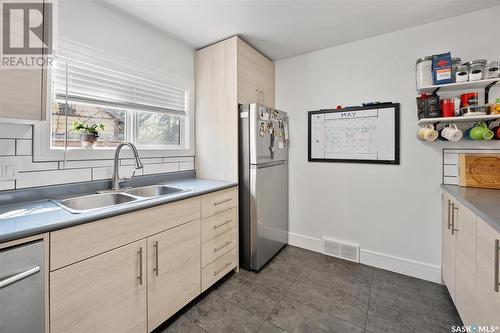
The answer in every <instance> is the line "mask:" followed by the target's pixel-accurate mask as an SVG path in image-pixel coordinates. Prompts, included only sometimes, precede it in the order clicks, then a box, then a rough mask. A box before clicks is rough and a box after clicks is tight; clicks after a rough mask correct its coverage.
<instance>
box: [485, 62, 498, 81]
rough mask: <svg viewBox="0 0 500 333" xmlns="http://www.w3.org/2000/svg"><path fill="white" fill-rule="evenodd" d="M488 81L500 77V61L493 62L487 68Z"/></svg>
mask: <svg viewBox="0 0 500 333" xmlns="http://www.w3.org/2000/svg"><path fill="white" fill-rule="evenodd" d="M485 73H486V79H494V78H497V77H499V76H500V70H499V66H498V60H493V61H491V62H490V63H489V64H488V66H486V71H485Z"/></svg>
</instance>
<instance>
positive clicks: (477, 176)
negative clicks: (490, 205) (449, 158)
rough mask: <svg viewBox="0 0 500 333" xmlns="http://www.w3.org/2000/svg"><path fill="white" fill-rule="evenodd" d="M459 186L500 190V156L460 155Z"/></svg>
mask: <svg viewBox="0 0 500 333" xmlns="http://www.w3.org/2000/svg"><path fill="white" fill-rule="evenodd" d="M459 170H460V186H468V187H481V188H493V189H500V154H460V166H459Z"/></svg>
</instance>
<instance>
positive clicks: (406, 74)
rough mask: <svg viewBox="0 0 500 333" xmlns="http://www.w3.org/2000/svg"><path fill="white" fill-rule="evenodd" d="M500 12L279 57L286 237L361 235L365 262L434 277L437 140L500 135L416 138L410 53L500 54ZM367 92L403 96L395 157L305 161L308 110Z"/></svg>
mask: <svg viewBox="0 0 500 333" xmlns="http://www.w3.org/2000/svg"><path fill="white" fill-rule="evenodd" d="M498 17H500V7H494V8H490V9H487V10H483V11H479V12H474V13H471V14H467V15H465V16H460V17H456V18H451V19H447V20H444V21H440V22H436V23H432V24H428V25H423V26H419V27H415V28H411V29H406V30H402V31H398V32H394V33H390V34H386V35H382V36H377V37H373V38H369V39H365V40H361V41H357V42H353V43H349V44H345V45H341V46H338V47H333V48H329V49H325V50H321V51H317V52H313V53H309V54H306V55H302V56H298V57H294V58H290V59H285V60H281V61H278V62H276V106H277V108H279V109H282V110H285V111H288V112H289V115H290V137H291V146H290V233H291V234H290V242H291V243H293V244H297V245H301V246H305V247H308V248H310V249H314V250H319V251H320V250H321V243H320V239H321V238H322V237H324V236H325V237H332V238H336V239H340V240H346V241H350V242H354V243H359V244H360V246H361V249H362V252H361V260H362V262H365V263H367V264H371V265H376V266H379V267H383V268H387V269H392V270H395V271H399V272H402V273H405V274H408V275H413V276H417V277H421V278H425V279H429V280H433V281H436V282H439V281H440V266H441V191H440V188H439V185H440V184H441V168H442V166H441V154H442V149H443V148H444V147H469V146H470V147H474V148H477V147H482V146H488V147H489V148H491V147H496V148H500V143H499V142H490V143H488V144H484V142H483V143H478V142H474V143H459V144H451V143H432V144H424V143H422V142H420V141H419V140H417V139H416V130H417V127H416V121H417V116H416V103H415V97H416V93H415V76H414V68H415V60H416V59H417V58H419V57H422V56H425V55H430V54H436V53H441V52H446V51H451V52H452V55H453V56H460V57H462V59H463V60H464V61H465V60H473V59H481V58H486V59H500V29H499V28H498ZM388 19H390V18H388ZM473 22H478V23H479V22H480V24H472V23H473ZM360 24H362V22H360ZM499 92H500V91H499V89H498V88H494V89H492V90H491V94H492V96H491V97H493V98H494V97H496V96H499V95H500V94H499ZM367 101H394V102H399V103H401V165H399V166H390V165H373V164H349V163H308V162H307V111H310V110H317V109H325V108H334V107H335V106H336V105H338V104H341V105H359V104H361V103H362V102H367Z"/></svg>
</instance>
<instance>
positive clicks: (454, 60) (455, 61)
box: [451, 57, 462, 82]
mask: <svg viewBox="0 0 500 333" xmlns="http://www.w3.org/2000/svg"><path fill="white" fill-rule="evenodd" d="M460 65H462V59H460V58H458V57H456V58H451V77H452V78H453V80H454V82H456V80H455V78H456V73H457V68H458V66H460Z"/></svg>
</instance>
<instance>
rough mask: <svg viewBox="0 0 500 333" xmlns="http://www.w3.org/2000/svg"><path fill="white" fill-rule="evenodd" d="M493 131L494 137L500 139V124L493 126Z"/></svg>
mask: <svg viewBox="0 0 500 333" xmlns="http://www.w3.org/2000/svg"><path fill="white" fill-rule="evenodd" d="M491 131H492V132H493V134H494V136H493V139H495V140H500V126H495V127H493V128H492V129H491Z"/></svg>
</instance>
